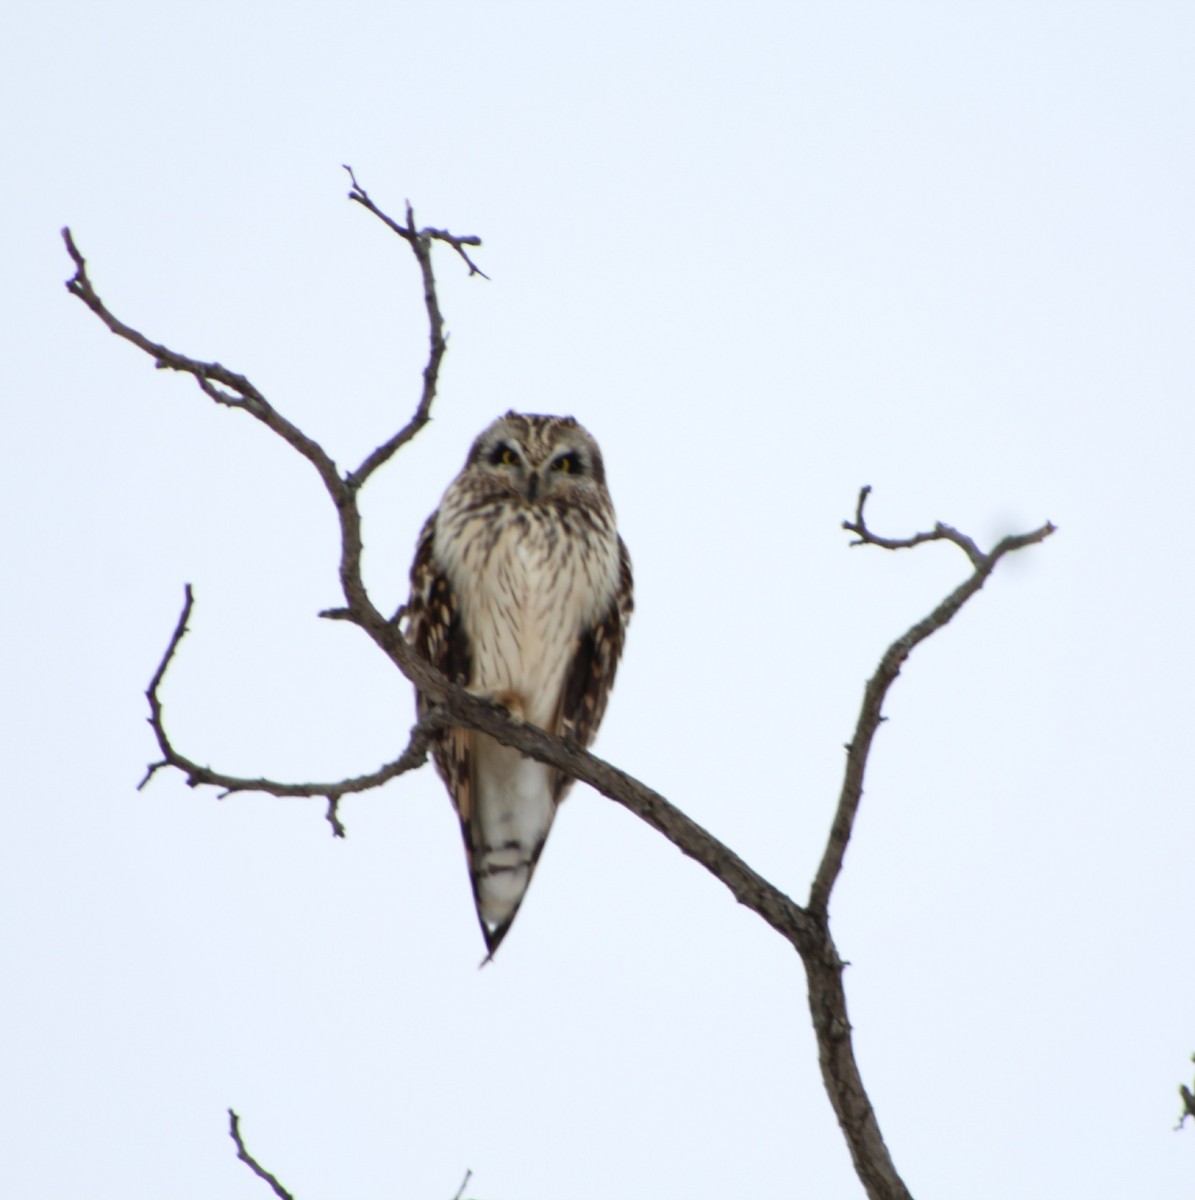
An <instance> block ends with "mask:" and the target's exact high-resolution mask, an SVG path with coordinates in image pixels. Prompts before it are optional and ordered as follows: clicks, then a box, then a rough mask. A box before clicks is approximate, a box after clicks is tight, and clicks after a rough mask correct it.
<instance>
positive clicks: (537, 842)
mask: <svg viewBox="0 0 1195 1200" xmlns="http://www.w3.org/2000/svg"><path fill="white" fill-rule="evenodd" d="M483 738H484V735H483ZM482 740H483V739H481V738H479V739H478V741H482ZM484 741H486V742H489V745H488V746H487V745H478V746H476V747H475V749H476V762H475V765H474V772H473V780H474V787H475V792H474V795H475V802H474V807H473V813H472V820H471V821H470V822H469V827H468V828H465V829H464V830H463V832H464V835H465V843H466V847H467V850H468V853H469V869H470V874H471V876H472V881H473V898H474V900H475V902H476V904H477V919H478V921H479V922H480V924H481V934H482V937H483V938H484V939H485V946H486V951H487V956H486V961H487V962H488V961H489V959H490V958H492V957H493V956H494V952H495V951H496V950H497V949H498V946H499V944H500V943H501V942H502V939H503V938H504V937H505V936H506V933H507V930H509V929H510V927H511V924H512V923H513V921H514V919H515V915H516V914H517V913H518V911H519V906H520V905H521V904H522V903H523V897H524V896H525V895H526V893H527V888H528V885H529V884H530V883H531V876H532V875H533V874H534V872H535V864H536V863H537V862H539V856H540V854H541V852H542V851H543V848H544V842H545V841H546V840H547V837H548V832H549V830H550V829H551V828H552V820H553V818H554V817H555V815H556V801H555V800H554V799H553V795H552V784H553V779H554V777H555V773H554V771H553V770H552V768H550V767H546V766H544V765H543V764H542V763H537V762H535V761H534V760H533V759H530V758H524V757H523V756H522V755H521V754H520V753H519V752H518V751H517V750H513V749H511V748H510V747H508V746H501V745H499V744H498V743H497V742H494V741H491V740H490V739H489V738H484Z"/></svg>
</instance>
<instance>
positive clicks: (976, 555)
mask: <svg viewBox="0 0 1195 1200" xmlns="http://www.w3.org/2000/svg"><path fill="white" fill-rule="evenodd" d="M870 495H871V484H865V485H864V486H863V487H861V488H860V489H859V502H858V504H857V505H856V506H855V519H854V520H853V521H843V523H842V527H843V529H846V530H849V531H850V532H851V533H857V534H858V535H859V536H858V537H857V538H856V539H855V540H854V541H853V542H851V545H852V546H880V547H882V548H883V549H885V550H908V549H911V548H912V547H913V546H920V545H921V543H922V542H937V541H948V542H953V543H954V544H955V545H956V546H958V547H959V548H960V549H961V550H962V551H963V553H964V554H966V556H967V557H968V558H969V559H970V560H971V565H972V566H973V567H978V566H979V564H980V562H981V561H982V559H983V555H982V554H981V553H980V550H979V547H978V546H977V545H976V544H975V543H974V542H973V541H972V540H971V539H970V538H969V537H968V536H967V535H966V534H965V533H959V531H958V530H957V529H954V528H952V527H951V526H950V525H943V524H942V522H941V521H939V522H938V523H937V524H936V525H935V526H934V527H933V529H932V530H931V531H930V532H929V533H915V534H913V536H912V537H907V538H886V537H880V536H879V534H876V533H872V531H871V530H870V529H868V528H867V522H866V521H864V519H863V506H864V505H865V504H866V503H867V497H868V496H870Z"/></svg>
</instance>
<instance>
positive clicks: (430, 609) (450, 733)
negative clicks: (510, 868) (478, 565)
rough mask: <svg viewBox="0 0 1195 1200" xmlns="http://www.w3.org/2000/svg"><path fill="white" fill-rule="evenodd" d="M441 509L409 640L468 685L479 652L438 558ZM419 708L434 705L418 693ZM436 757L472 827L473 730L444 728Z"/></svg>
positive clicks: (425, 546)
mask: <svg viewBox="0 0 1195 1200" xmlns="http://www.w3.org/2000/svg"><path fill="white" fill-rule="evenodd" d="M435 535H436V514H435V513H432V515H431V516H430V517H428V519H427V521H426V522H425V523H424V526H423V529H422V531H421V532H420V534H419V544H418V546H417V547H416V549H415V561H414V562H413V563H412V564H411V597H410V599H409V600H408V601H407V622H408V624H407V640H408V641H409V642H410V643H411V645H412V646H413V647H414V648H415V651H416V652H417V653H418V654H419V655H420V657H422V658H424V659H426V660H427V661H428V662H429V663H431V665H432V666H433V667H435V668H436V670H437V671H439V672H440V674H441V675H443V676H444V677H445V678H446V679H448V680H451V681H452V682H453V683H459V684H461V685H462V686H463V685H465V684H467V683H468V682H469V675H470V673H471V671H472V664H473V656H472V651H471V649H470V646H469V638H468V636H467V635H466V633H465V630H464V626H463V624H462V623H461V614H460V606H459V605H458V603H457V598H456V594H455V593H454V592H453V590H452V585H451V584H450V583H449V581H448V577H447V575H446V574H445V573H444V571H443V570H442V568H441V567H440V564H439V562H438V561H437V560H436V553H435ZM415 703H416V711H417V712H418V714H419V716H420V717H422V716H424V714H425V713H426V712H427V710H428V708H429V707H430V705H429V704H428V702H427V701H426V700H425V699H424V697H423V693H422V692H418V693H417V694H416V702H415ZM432 758H433V759H434V760H435V764H436V770H437V771H439V773H440V778H441V779H443V780H444V784H445V786H446V787H447V788H448V793H449V795H450V796H451V797H452V803H453V805H454V806H455V807H456V811H457V814H458V815H459V816H460V819H461V827H462V828H463V829H465V830H466V833H465V842H466V845H468V844H469V841H470V837H469V833H468V832H467V831H468V829H469V824H470V821H471V819H472V815H473V779H472V765H471V763H470V761H469V760H470V752H469V731H468V730H467V729H442V730H440V731H439V732H438V733H437V734H436V736H435V738H434V739H433V740H432Z"/></svg>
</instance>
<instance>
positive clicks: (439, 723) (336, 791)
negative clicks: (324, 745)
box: [137, 584, 448, 837]
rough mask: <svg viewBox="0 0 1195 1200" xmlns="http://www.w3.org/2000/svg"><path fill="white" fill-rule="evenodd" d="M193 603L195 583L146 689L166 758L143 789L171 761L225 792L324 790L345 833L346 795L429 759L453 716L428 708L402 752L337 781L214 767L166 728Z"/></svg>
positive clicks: (195, 782) (197, 782) (153, 767)
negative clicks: (166, 683)
mask: <svg viewBox="0 0 1195 1200" xmlns="http://www.w3.org/2000/svg"><path fill="white" fill-rule="evenodd" d="M194 605H195V593H194V590H193V589H192V587H191V585H190V584H187V585H186V588H185V591H184V598H183V608H182V612H181V613H180V614H179V618H178V621H177V622H176V624H175V627H174V633H173V634H171V637H170V642H169V644H168V645H167V647H166V651H165V653H164V654H163V655H162V661H161V662H160V663H159V664H158V669H157V670H156V671H155V672H154V675H153V678H152V679H151V680H150V683H149V687H148V688H146V691H145V698H146V699H147V700H148V701H149V725H150V728H151V729H153V731H154V737H155V738H156V739H157V742H158V748H159V750H161V752H162V758H161V760H160V761H158V762H155V763H151V764H150V765H149V767H148V768H147V770H146V773H145V777H144V778H143V779H142V780H141V782H140V783H139V784H138V785H137V786H138V789H139V790H140V789H141V788H143V787H145V785H146V784H147V783H148V782H149V781H150V779H152V778H153V776H154V775H155V774H156V773H157V771H159V770H160V769H161V768H162V767H164V766H170V767H174V768H175V769H176V770H179V771H181V772H182V773H183V774H184V775H185V776H186V778H187V784H188V786H190V787H200V786H203V785H207V786H211V787H218V788H221V789H222V794H221V798H223V797H224V796H229V795H232V794H233V793H235V792H264V793H266V794H268V795H271V796H278V797H287V796H323V797H325V798H326V799H327V800H328V803H329V809H328V814H327V819H328V821H329V823H330V824H331V825H332V831H333V833H334V835H335V836H337V837H344V833H345V830H344V825H343V824H342V823H341V822H340V820H339V816H338V813H337V803H338V801H339V800H340V798H341V797H342V796H347V795H351V794H352V793H354V792H365V791H369V790H370V789H371V788H375V787H380V786H381V785H382V784H384V783H387V782H389V781H390V780H391V779H394V778H396V777H397V776H399V775H403V774H405V773H406V772H407V771H413V770H415V769H416V768H418V767H421V766H423V764H424V763H425V762H426V761H427V754H428V747H429V746H430V745H431V741H432V739H433V738H434V737H435V735H436V732H437V731H438V730H440V729H442V728H443V727H444V725H445V722H446V721H447V719H448V718H447V717H446V715H445V714H444V713H443V712H440V711H438V710H432V711H430V712H428V713H427V714H426V715H425V716H424V717H423V718H421V719H420V720H419V721H418V722H416V724H415V725H413V726H412V727H411V733H410V737H409V740H408V742H407V746H406V749H404V750H403V752H402V753H401V754H400V755H399V756H398V757H397V758H395V759H393V760H392V761H391V762H388V763H387V764H386V765H385V766H383V767H379V768H378V769H377V770H376V771H371V772H369V773H368V774H366V775H356V776H353V777H351V778H348V779H341V780H337V781H336V782H335V783H283V782H280V781H279V780H276V779H265V778H258V779H249V778H245V777H243V776H238V775H229V774H226V773H225V772H223V771H216V770H213V769H212V768H211V767H206V766H203V765H201V764H200V763H197V762H195V761H194V760H193V759H190V758H188V757H187V756H186V755H184V754H180V753H179V752H178V751H177V750H176V749H175V748H174V745H173V744H172V742H171V741H170V737H169V735H168V734H167V733H166V725H165V721H164V717H163V707H162V699H161V696H160V695H159V689H160V688H161V686H162V681H163V679H164V678H165V677H166V671H167V668H168V667H169V666H170V663H171V662H172V661H173V659H174V655H175V652H176V651H177V650H178V647H179V643H180V642H181V641H182V640H183V638H184V637H185V636H186V633H187V625H188V622H189V621H190V619H191V612H192V610H193V608H194Z"/></svg>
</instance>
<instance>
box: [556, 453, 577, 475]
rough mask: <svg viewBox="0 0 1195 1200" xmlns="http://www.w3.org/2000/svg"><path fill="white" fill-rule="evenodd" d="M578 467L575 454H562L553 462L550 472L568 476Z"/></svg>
mask: <svg viewBox="0 0 1195 1200" xmlns="http://www.w3.org/2000/svg"><path fill="white" fill-rule="evenodd" d="M578 465H579V464H578V463H577V456H576V455H575V454H562V455H561V456H560V457H559V458H557V459H555V460H553V462H552V470H553V471H559V472H560V473H561V474H562V475H568V474H570V473H571V472H573V471H575V470H576V469H577V467H578Z"/></svg>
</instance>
